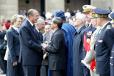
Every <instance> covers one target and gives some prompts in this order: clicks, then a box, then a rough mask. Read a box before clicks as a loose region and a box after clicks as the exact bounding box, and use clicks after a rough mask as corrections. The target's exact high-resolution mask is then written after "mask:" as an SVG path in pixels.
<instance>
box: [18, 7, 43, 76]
mask: <svg viewBox="0 0 114 76" xmlns="http://www.w3.org/2000/svg"><path fill="white" fill-rule="evenodd" d="M38 18H39V12H38V11H37V10H35V9H30V10H28V13H27V18H26V19H25V20H24V21H23V23H22V27H21V28H20V31H19V38H20V62H21V63H22V66H23V70H24V76H40V67H41V63H42V57H43V53H42V46H41V43H42V41H41V38H40V35H41V34H39V32H38V31H37V30H36V28H35V25H34V24H35V23H36V22H37V19H38Z"/></svg>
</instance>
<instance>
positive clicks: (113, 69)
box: [109, 12, 114, 76]
mask: <svg viewBox="0 0 114 76" xmlns="http://www.w3.org/2000/svg"><path fill="white" fill-rule="evenodd" d="M109 18H110V19H112V20H111V23H112V29H110V35H111V37H112V38H113V39H114V12H111V13H110V14H109ZM110 76H114V44H113V47H112V50H111V57H110Z"/></svg>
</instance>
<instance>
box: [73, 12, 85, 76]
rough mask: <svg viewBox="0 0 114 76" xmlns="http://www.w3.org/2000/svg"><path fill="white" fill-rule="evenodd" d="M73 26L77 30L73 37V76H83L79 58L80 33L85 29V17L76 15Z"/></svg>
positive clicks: (80, 53) (81, 34)
mask: <svg viewBox="0 0 114 76" xmlns="http://www.w3.org/2000/svg"><path fill="white" fill-rule="evenodd" d="M74 25H75V27H76V28H77V31H76V32H75V36H74V39H73V76H84V73H83V67H82V64H81V58H82V50H83V49H82V47H83V43H82V38H83V33H82V32H83V30H84V29H85V28H86V27H85V15H84V14H82V13H77V15H76V20H75V21H74Z"/></svg>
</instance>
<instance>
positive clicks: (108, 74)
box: [100, 73, 110, 76]
mask: <svg viewBox="0 0 114 76" xmlns="http://www.w3.org/2000/svg"><path fill="white" fill-rule="evenodd" d="M100 76H110V73H107V74H100Z"/></svg>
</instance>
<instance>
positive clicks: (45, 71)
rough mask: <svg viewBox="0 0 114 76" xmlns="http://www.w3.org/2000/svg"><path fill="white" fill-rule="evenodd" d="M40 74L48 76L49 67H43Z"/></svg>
mask: <svg viewBox="0 0 114 76" xmlns="http://www.w3.org/2000/svg"><path fill="white" fill-rule="evenodd" d="M40 72H41V74H40V76H48V65H42V66H41V69H40Z"/></svg>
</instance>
